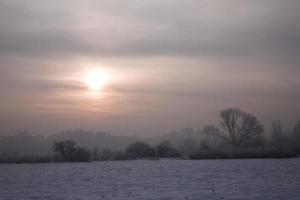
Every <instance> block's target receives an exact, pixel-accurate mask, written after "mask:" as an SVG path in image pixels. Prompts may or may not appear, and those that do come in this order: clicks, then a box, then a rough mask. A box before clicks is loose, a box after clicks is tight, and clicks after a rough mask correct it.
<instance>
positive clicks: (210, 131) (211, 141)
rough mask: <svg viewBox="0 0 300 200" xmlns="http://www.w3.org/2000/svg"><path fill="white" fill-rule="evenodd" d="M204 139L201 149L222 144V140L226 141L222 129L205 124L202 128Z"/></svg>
mask: <svg viewBox="0 0 300 200" xmlns="http://www.w3.org/2000/svg"><path fill="white" fill-rule="evenodd" d="M201 134H202V135H203V136H202V140H201V144H200V148H201V149H210V148H216V147H217V146H218V145H220V142H221V141H224V137H223V136H221V131H220V129H218V128H217V127H215V126H213V125H207V126H204V128H203V129H202V130H201Z"/></svg>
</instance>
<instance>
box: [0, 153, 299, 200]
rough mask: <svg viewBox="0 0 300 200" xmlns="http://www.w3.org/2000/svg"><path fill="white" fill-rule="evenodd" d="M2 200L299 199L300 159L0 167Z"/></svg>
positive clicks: (14, 165) (5, 165)
mask: <svg viewBox="0 0 300 200" xmlns="http://www.w3.org/2000/svg"><path fill="white" fill-rule="evenodd" d="M0 199H1V200H32V199H42V200H65V199H66V200H101V199H112V200H121V199H122V200H123V199H124V200H131V199H132V200H144V199H145V200H146V199H147V200H151V199H162V200H167V199H170V200H171V199H172V200H176V199H178V200H179V199H180V200H184V199H195V200H200V199H204V200H209V199H212V200H216V199H230V200H231V199H237V200H243V199H255V200H260V199H261V200H268V199H270V200H271V199H272V200H276V199H278V200H280V199H283V200H287V199H288V200H294V199H295V200H299V199H300V159H278V160H272V159H270V160H255V159H253V160H198V161H191V160H160V161H145V160H140V161H120V162H119V161H112V162H93V163H51V164H4V165H0Z"/></svg>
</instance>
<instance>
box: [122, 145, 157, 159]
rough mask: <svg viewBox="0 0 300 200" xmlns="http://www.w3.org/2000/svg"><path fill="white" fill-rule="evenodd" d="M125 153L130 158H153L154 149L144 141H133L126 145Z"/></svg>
mask: <svg viewBox="0 0 300 200" xmlns="http://www.w3.org/2000/svg"><path fill="white" fill-rule="evenodd" d="M126 154H127V156H128V157H129V158H131V159H139V158H153V157H155V150H154V148H152V147H150V146H149V145H148V144H146V143H144V142H135V143H133V144H130V145H129V146H128V147H127V149H126Z"/></svg>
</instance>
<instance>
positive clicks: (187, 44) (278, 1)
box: [0, 0, 300, 136]
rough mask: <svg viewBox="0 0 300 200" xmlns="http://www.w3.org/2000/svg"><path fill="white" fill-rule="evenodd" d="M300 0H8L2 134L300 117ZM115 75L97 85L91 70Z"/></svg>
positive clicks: (1, 74) (0, 86)
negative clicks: (238, 116)
mask: <svg viewBox="0 0 300 200" xmlns="http://www.w3.org/2000/svg"><path fill="white" fill-rule="evenodd" d="M299 10H300V1H299V0H285V1H283V0H226V1H224V0H185V1H182V0H151V1H149V0H122V1H120V0H85V1H76V0H60V1H40V0H26V1H19V0H0V127H1V133H7V132H13V131H15V130H18V129H27V130H28V131H30V132H33V133H39V134H49V133H55V132H58V131H62V130H65V129H77V128H82V129H88V130H105V131H110V132H112V133H116V134H130V135H143V136H150V135H159V134H163V133H167V132H169V131H170V130H173V129H177V128H182V127H196V128H200V127H201V126H203V125H206V124H210V123H213V124H218V123H219V119H218V112H219V111H220V110H221V109H223V108H226V107H232V106H235V107H240V108H241V109H243V110H245V111H248V112H250V113H252V114H255V115H256V116H257V117H258V118H259V120H261V121H262V122H263V123H264V124H266V126H267V125H268V124H270V122H271V121H272V120H273V119H280V120H282V122H283V124H284V125H285V126H287V127H288V126H291V125H292V124H293V123H294V122H295V120H297V119H299V118H300V103H299V102H300V55H299V54H300V23H299V21H300V12H299ZM91 70H100V71H102V72H105V73H106V74H108V76H109V78H108V80H107V81H106V83H105V84H104V86H103V88H102V89H101V91H99V92H98V94H94V93H93V92H92V91H91V90H90V89H89V88H88V87H87V85H86V83H85V81H84V77H85V75H86V73H88V72H89V71H91Z"/></svg>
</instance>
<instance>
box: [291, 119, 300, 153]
mask: <svg viewBox="0 0 300 200" xmlns="http://www.w3.org/2000/svg"><path fill="white" fill-rule="evenodd" d="M292 141H293V146H294V149H295V150H296V152H297V154H298V155H299V154H300V120H298V121H297V122H296V124H295V125H294V128H293V133H292Z"/></svg>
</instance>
